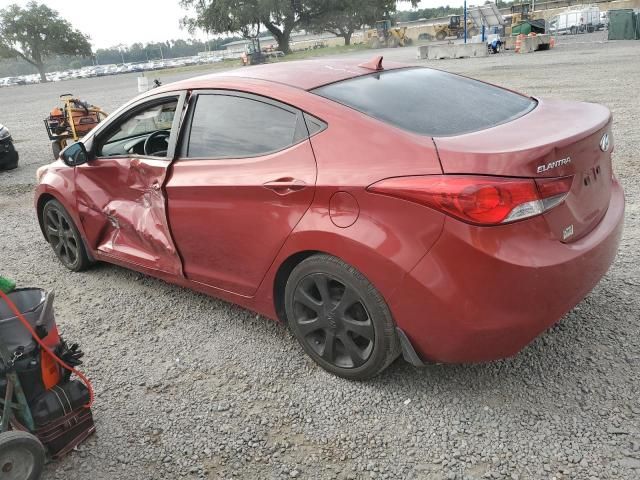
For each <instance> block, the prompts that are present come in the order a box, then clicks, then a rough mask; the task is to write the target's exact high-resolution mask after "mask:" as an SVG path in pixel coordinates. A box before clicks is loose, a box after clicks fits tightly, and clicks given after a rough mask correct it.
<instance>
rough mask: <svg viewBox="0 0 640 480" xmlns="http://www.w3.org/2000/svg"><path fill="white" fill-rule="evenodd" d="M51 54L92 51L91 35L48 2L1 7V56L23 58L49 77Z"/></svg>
mask: <svg viewBox="0 0 640 480" xmlns="http://www.w3.org/2000/svg"><path fill="white" fill-rule="evenodd" d="M50 55H76V56H77V55H82V56H89V55H91V45H90V44H89V40H88V37H86V36H85V35H84V34H82V33H81V32H80V31H78V30H75V29H74V28H73V26H72V25H71V24H70V23H69V22H67V21H66V20H64V19H63V18H60V16H59V15H58V12H56V11H54V10H51V9H50V8H49V7H47V6H46V5H39V4H38V3H36V2H29V3H28V4H27V6H26V8H20V7H19V6H18V5H9V6H8V7H7V8H5V9H4V10H0V58H22V59H23V60H25V61H26V62H28V63H30V64H31V65H33V66H34V67H35V68H37V69H38V72H39V73H40V80H41V81H43V82H46V81H47V77H46V75H45V66H44V61H45V59H46V57H47V56H50Z"/></svg>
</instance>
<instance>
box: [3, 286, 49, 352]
mask: <svg viewBox="0 0 640 480" xmlns="http://www.w3.org/2000/svg"><path fill="white" fill-rule="evenodd" d="M7 296H8V297H9V299H10V300H11V301H12V302H13V303H14V304H15V305H16V307H17V308H18V310H19V311H20V313H22V315H23V316H24V317H25V319H26V320H27V321H28V322H29V324H30V325H31V326H32V327H34V328H35V327H36V326H37V324H38V320H39V319H40V316H41V314H42V310H43V309H44V308H45V305H47V303H49V304H51V302H47V292H45V291H44V290H42V289H40V288H20V289H16V290H14V291H13V292H11V293H9V294H8V295H7ZM41 325H43V326H44V327H45V328H46V329H47V331H48V332H53V331H55V329H56V327H55V318H54V315H53V306H52V305H50V306H49V308H48V309H47V311H46V312H45V314H44V316H43V318H42V321H41ZM0 339H1V341H2V342H3V343H4V345H5V346H6V347H7V349H8V350H9V352H10V353H13V352H15V351H16V350H17V349H18V348H20V347H24V349H25V350H26V351H29V350H32V349H33V348H35V341H34V340H33V338H32V337H31V334H30V333H29V330H27V329H26V328H25V326H24V325H23V324H22V322H21V321H20V319H18V317H16V316H15V314H14V313H13V310H11V309H10V308H9V305H7V304H6V302H5V301H4V300H1V299H0Z"/></svg>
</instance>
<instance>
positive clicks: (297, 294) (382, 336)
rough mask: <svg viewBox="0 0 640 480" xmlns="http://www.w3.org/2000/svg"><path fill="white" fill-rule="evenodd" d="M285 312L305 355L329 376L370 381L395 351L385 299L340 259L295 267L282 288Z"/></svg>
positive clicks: (317, 258) (321, 258) (397, 349)
mask: <svg viewBox="0 0 640 480" xmlns="http://www.w3.org/2000/svg"><path fill="white" fill-rule="evenodd" d="M285 310H286V314H287V320H288V323H289V328H290V329H291V331H292V332H293V334H294V335H295V337H296V338H297V340H298V341H299V342H300V344H301V345H302V348H304V350H305V352H306V353H307V354H308V355H309V356H310V357H311V358H312V359H313V360H314V361H315V362H316V363H317V364H318V365H320V366H321V367H322V368H324V369H325V370H327V371H328V372H330V373H333V374H334V375H338V376H340V377H343V378H347V379H352V380H364V379H367V378H371V377H373V376H375V375H377V374H379V373H380V372H382V371H383V370H384V369H385V368H387V366H389V364H391V362H393V361H394V360H395V359H396V358H397V357H398V355H399V353H400V345H399V341H398V338H397V336H396V333H395V324H394V322H393V318H392V317H391V312H390V311H389V308H388V307H387V304H386V303H385V301H384V299H383V298H382V296H381V295H380V293H379V292H378V291H377V290H376V288H375V287H374V286H373V285H372V284H371V283H370V282H369V281H368V280H367V279H366V278H365V277H364V276H363V275H362V274H361V273H360V272H359V271H358V270H356V269H355V268H354V267H352V266H350V265H348V264H346V263H345V262H343V261H342V260H340V259H339V258H336V257H332V256H330V255H324V254H320V255H314V256H312V257H309V258H307V259H305V260H303V261H302V262H301V263H300V264H298V265H297V266H296V267H295V268H294V269H293V271H292V272H291V275H290V276H289V279H288V280H287V284H286V287H285Z"/></svg>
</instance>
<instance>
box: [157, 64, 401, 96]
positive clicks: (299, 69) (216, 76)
mask: <svg viewBox="0 0 640 480" xmlns="http://www.w3.org/2000/svg"><path fill="white" fill-rule="evenodd" d="M377 61H378V58H374V59H372V60H370V61H365V63H369V62H371V64H375V63H376V62H377ZM363 65H364V64H363V60H362V59H340V60H336V59H318V60H300V61H292V62H278V63H272V64H265V65H255V66H251V67H240V68H236V69H234V70H228V71H224V72H219V73H213V74H209V75H202V76H199V77H194V78H190V79H187V80H182V81H179V82H176V83H173V84H172V85H171V86H172V87H173V88H175V87H180V88H203V87H205V85H206V83H208V82H209V81H210V82H211V83H212V84H215V81H216V80H222V79H233V80H237V81H239V82H242V81H243V80H263V81H268V82H274V83H280V84H285V85H289V86H291V87H296V88H300V89H303V90H312V89H314V88H317V87H320V86H322V85H327V84H329V83H334V82H339V81H341V80H346V79H349V78H353V77H359V76H362V75H368V74H371V73H374V72H376V70H375V68H372V67H370V66H367V67H365V66H363ZM406 66H407V65H404V64H401V63H395V62H385V63H384V65H383V67H384V70H392V69H397V68H403V67H406ZM167 86H168V85H167ZM205 88H206V87H205ZM163 90H164V89H163Z"/></svg>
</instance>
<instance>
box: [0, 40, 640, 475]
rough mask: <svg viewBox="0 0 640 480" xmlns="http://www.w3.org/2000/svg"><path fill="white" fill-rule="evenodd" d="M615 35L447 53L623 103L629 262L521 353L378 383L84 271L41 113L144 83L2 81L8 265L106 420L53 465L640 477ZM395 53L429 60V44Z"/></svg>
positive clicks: (181, 297) (472, 70)
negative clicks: (68, 99)
mask: <svg viewBox="0 0 640 480" xmlns="http://www.w3.org/2000/svg"><path fill="white" fill-rule="evenodd" d="M601 39H602V35H601V34H593V35H581V36H577V37H572V38H568V39H560V41H559V44H558V46H557V48H556V49H554V50H553V51H550V52H539V53H535V54H531V55H522V56H517V55H514V54H502V55H499V56H492V57H489V58H485V59H470V60H451V61H440V62H433V63H431V65H432V66H435V67H436V68H442V69H445V70H450V71H453V72H460V73H463V74H467V75H471V76H474V77H477V78H480V79H483V80H487V81H490V82H494V83H498V84H501V85H504V86H507V87H510V88H515V89H518V90H522V91H525V92H527V93H530V94H535V95H540V96H553V97H562V98H571V99H575V100H586V101H592V102H599V103H603V104H605V105H607V106H608V107H609V108H610V109H611V110H612V111H613V112H614V115H615V124H614V133H615V138H616V146H615V170H616V172H617V174H618V175H619V177H620V178H621V180H622V183H623V184H624V187H625V190H626V194H627V201H628V204H627V215H626V230H625V234H624V238H623V240H622V245H621V249H620V253H619V255H618V258H617V260H616V262H615V265H614V266H613V267H612V269H611V270H610V272H609V273H608V275H607V276H606V277H605V278H604V279H603V280H602V281H601V282H600V284H599V285H598V286H597V287H596V288H595V289H594V291H593V292H592V293H591V294H590V295H589V296H588V297H587V298H586V299H585V300H584V301H583V302H582V303H580V304H579V305H578V306H577V307H576V308H575V309H574V310H573V311H571V312H570V313H569V314H568V315H567V316H566V317H565V318H564V319H563V320H562V322H561V323H559V324H558V325H557V326H555V327H554V328H552V329H551V330H550V331H548V332H547V333H545V334H544V335H542V336H541V337H540V338H538V339H537V340H536V341H534V342H533V343H532V344H531V345H530V346H529V347H527V348H526V349H525V350H524V351H523V352H522V353H520V354H519V355H518V356H517V357H515V358H512V359H508V360H504V361H499V362H493V363H490V364H483V365H465V366H450V365H440V366H429V367H427V368H424V369H414V368H413V367H411V366H409V365H407V364H405V363H404V362H402V361H398V362H396V363H395V364H394V365H392V366H391V367H390V368H389V369H388V370H387V371H386V372H385V373H383V374H382V375H381V376H379V377H378V378H376V379H374V380H372V381H369V382H366V383H355V382H348V381H345V380H341V379H338V378H335V377H333V376H331V375H329V374H327V373H325V372H324V371H323V370H321V369H320V368H318V367H316V366H315V365H314V364H313V363H312V362H311V360H309V359H308V358H307V357H306V356H305V355H304V354H303V351H302V349H301V348H300V347H299V346H298V345H297V344H296V342H295V339H294V338H293V337H292V336H291V335H290V334H289V333H288V332H287V330H286V329H284V328H282V327H281V326H279V325H277V324H275V323H273V322H270V321H267V320H266V319H264V318H260V317H259V316H257V315H255V314H253V313H251V312H248V311H246V310H243V309H241V308H238V307H235V306H233V305H229V304H227V303H224V302H221V301H218V300H215V299H213V298H209V297H206V296H204V295H200V294H197V293H194V292H191V291H189V290H185V289H182V288H179V287H175V286H172V285H168V284H166V283H164V282H162V281H159V280H155V279H153V278H149V277H146V276H143V275H140V274H138V273H135V272H132V271H128V270H125V269H122V268H119V267H115V266H111V265H106V264H100V265H97V266H96V267H95V268H93V269H92V270H90V271H88V272H85V273H81V274H74V273H71V272H69V271H67V270H65V269H64V268H63V267H62V266H61V265H60V264H59V263H58V262H57V261H56V259H55V258H54V255H53V252H52V251H51V250H50V248H49V246H48V245H47V244H46V243H45V241H44V240H43V238H42V236H41V234H40V232H39V229H38V226H37V221H36V218H35V216H34V213H33V208H32V193H31V192H32V189H33V184H34V179H35V170H36V168H37V167H38V166H39V165H42V164H44V163H46V162H48V161H49V159H50V156H51V153H50V150H49V145H48V142H47V139H46V135H45V132H44V127H43V125H42V121H41V119H42V118H43V117H44V116H45V114H46V112H47V111H48V110H49V109H50V108H51V107H52V106H53V104H55V102H56V97H57V95H58V94H60V93H63V92H66V91H71V92H73V93H74V94H76V95H77V96H80V97H81V98H85V99H87V100H90V101H92V102H94V103H97V104H100V105H102V106H103V107H104V108H105V109H107V110H112V109H114V108H115V107H116V106H117V105H119V104H121V103H122V102H124V101H125V100H127V99H128V98H130V97H132V96H133V95H134V94H135V88H136V81H135V80H136V79H135V77H134V76H131V75H126V76H120V77H111V78H100V79H87V80H78V81H68V82H64V83H59V84H47V85H35V86H27V87H15V88H7V89H2V90H0V106H1V107H0V109H1V111H0V117H1V118H0V121H2V122H3V123H5V124H6V125H7V126H8V127H9V128H10V130H11V132H12V133H13V135H14V138H15V139H16V142H17V143H16V145H17V148H18V149H19V151H20V154H21V163H20V168H19V169H18V170H16V171H14V172H4V173H0V233H1V235H0V252H1V256H0V261H1V266H0V271H2V273H3V274H5V275H7V276H9V277H13V278H15V279H16V280H17V281H18V282H19V284H20V285H22V286H27V285H35V286H41V287H43V288H46V289H50V290H53V289H55V291H56V311H57V318H58V322H59V324H60V327H61V329H62V331H63V333H64V334H65V335H66V336H67V337H68V338H69V339H73V340H76V341H79V342H81V344H82V346H83V348H84V350H85V351H86V353H87V356H86V361H87V365H86V372H87V373H88V374H89V375H90V377H92V379H93V380H94V383H95V387H96V393H97V402H96V404H95V407H94V414H95V418H96V422H97V426H98V433H97V435H96V436H94V437H93V438H92V439H91V440H89V441H88V442H87V443H85V444H84V445H82V446H81V448H80V450H79V451H78V452H74V453H73V454H72V455H70V456H68V457H67V458H65V459H63V460H62V461H59V462H56V463H54V464H51V465H50V466H49V467H48V468H47V473H46V475H45V478H46V479H68V480H73V479H85V478H88V477H89V476H90V477H91V478H93V479H95V480H101V479H105V480H106V479H109V480H113V479H131V478H139V479H145V480H146V479H165V478H166V479H176V478H231V477H238V478H296V477H297V478H338V479H359V478H389V479H395V478H416V479H418V478H419V479H476V478H512V479H516V478H520V479H552V478H555V479H568V478H578V479H605V478H606V479H635V478H639V477H640V400H639V398H640V397H639V383H638V379H639V378H640V348H639V347H640V335H639V333H640V322H639V317H640V315H639V313H640V298H639V296H638V293H639V292H640V290H639V288H638V287H639V286H640V274H639V270H638V265H639V264H640V249H639V248H638V246H639V245H640V235H639V234H640V230H639V225H638V217H639V211H638V204H639V200H640V182H639V181H638V177H637V171H638V168H639V166H640V165H639V163H638V155H637V145H638V144H640V129H639V128H638V121H639V113H640V112H639V111H638V109H639V104H638V91H640V88H639V87H640V82H639V80H638V79H639V78H640V62H639V61H638V59H639V58H640V42H635V43H634V42H608V43H607V42H601V41H600V40H601ZM356 55H357V56H363V57H365V56H366V57H369V56H371V54H370V53H369V52H364V53H362V52H360V53H357V54H356ZM384 55H385V56H387V57H388V58H393V59H394V60H404V61H406V62H416V60H415V56H414V55H415V49H413V48H411V49H409V48H407V49H397V50H387V51H384ZM181 75H182V76H190V74H181ZM191 75H192V74H191ZM169 78H170V76H164V77H163V79H164V80H168V79H169ZM436 114H437V113H436Z"/></svg>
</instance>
